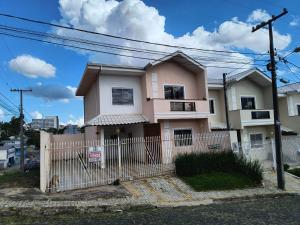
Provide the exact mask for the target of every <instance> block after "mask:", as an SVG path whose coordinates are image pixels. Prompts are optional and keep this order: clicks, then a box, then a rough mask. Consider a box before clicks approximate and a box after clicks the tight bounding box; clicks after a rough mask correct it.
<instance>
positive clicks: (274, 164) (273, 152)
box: [271, 138, 276, 170]
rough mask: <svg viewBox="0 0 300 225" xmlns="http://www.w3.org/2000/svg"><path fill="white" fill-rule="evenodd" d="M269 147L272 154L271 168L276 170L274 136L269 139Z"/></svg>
mask: <svg viewBox="0 0 300 225" xmlns="http://www.w3.org/2000/svg"><path fill="white" fill-rule="evenodd" d="M271 148H272V156H273V170H276V150H275V141H274V138H272V139H271Z"/></svg>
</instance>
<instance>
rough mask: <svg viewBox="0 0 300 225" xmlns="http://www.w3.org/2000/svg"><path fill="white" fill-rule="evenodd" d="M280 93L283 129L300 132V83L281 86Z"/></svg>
mask: <svg viewBox="0 0 300 225" xmlns="http://www.w3.org/2000/svg"><path fill="white" fill-rule="evenodd" d="M278 93H279V95H278V97H279V114H280V121H281V124H282V128H283V131H285V132H288V133H291V132H293V133H297V134H300V83H293V84H288V85H284V86H282V87H279V88H278Z"/></svg>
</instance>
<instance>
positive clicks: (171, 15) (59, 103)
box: [0, 0, 300, 123]
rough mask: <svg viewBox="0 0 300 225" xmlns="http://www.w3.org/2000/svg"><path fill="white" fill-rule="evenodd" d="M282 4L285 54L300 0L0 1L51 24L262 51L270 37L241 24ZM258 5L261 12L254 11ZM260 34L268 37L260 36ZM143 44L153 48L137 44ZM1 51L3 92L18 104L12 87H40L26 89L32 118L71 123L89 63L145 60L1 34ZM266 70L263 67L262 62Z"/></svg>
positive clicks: (294, 38) (284, 72) (299, 21)
mask: <svg viewBox="0 0 300 225" xmlns="http://www.w3.org/2000/svg"><path fill="white" fill-rule="evenodd" d="M283 7H286V8H287V9H288V10H289V13H288V15H286V16H285V17H284V18H282V19H280V20H278V21H277V22H276V24H275V30H276V32H277V34H278V35H277V36H276V34H275V44H277V45H276V47H277V48H282V51H281V52H280V54H282V55H285V54H286V52H289V51H290V50H292V49H294V48H295V47H296V46H300V40H299V38H298V37H299V36H300V14H299V13H298V12H299V10H300V2H299V1H297V0H293V1H292V0H290V1H271V0H263V1H258V0H252V1H250V0H249V1H247V0H245V1H238V0H226V1H221V0H211V1H209V3H207V2H205V3H204V1H198V0H188V1H179V0H178V1H174V0H172V1H171V0H169V1H151V0H145V1H143V2H141V1H139V0H127V1H125V2H117V1H109V2H105V1H104V0H76V1H72V0H61V1H60V2H59V1H54V0H51V1H42V0H27V1H19V0H2V1H0V13H7V14H13V15H17V16H22V17H28V18H33V19H37V20H43V21H48V22H56V23H62V24H63V23H64V24H66V23H67V24H70V25H73V26H75V27H81V28H85V29H90V30H94V31H98V32H103V33H109V34H115V35H119V36H127V37H132V38H136V39H143V40H148V41H154V42H169V43H171V44H175V45H188V46H193V47H198V48H210V49H212V48H215V49H222V50H224V49H226V50H237V51H242V52H255V53H258V52H265V50H266V49H267V48H268V46H267V42H266V41H267V35H266V34H263V31H262V32H261V33H260V34H259V33H258V34H257V35H256V34H255V35H256V36H253V38H247V36H248V35H243V36H242V37H239V38H237V37H238V34H239V33H242V29H244V28H247V26H250V25H251V24H257V23H259V22H260V20H262V19H263V18H264V17H265V16H267V15H268V14H278V13H279V12H281V9H282V8H283ZM255 10H256V14H254V13H253V12H254V11H255ZM257 10H258V11H257ZM297 13H298V14H297ZM250 15H252V17H251V16H250ZM0 18H1V20H0V25H7V26H15V27H21V28H26V29H31V30H36V31H43V32H53V33H60V34H64V35H72V36H76V35H79V37H82V34H78V33H76V34H75V33H69V32H67V31H65V30H61V29H53V28H51V27H49V26H44V25H37V24H33V23H26V22H22V21H18V20H13V19H8V18H4V17H0ZM251 18H252V19H251ZM0 32H1V31H0ZM245 34H246V33H245ZM249 35H250V34H249ZM83 37H84V38H91V39H93V40H100V41H107V42H111V41H114V43H117V44H129V45H130V46H135V45H133V44H132V43H126V42H116V40H110V39H103V38H101V37H95V36H93V37H89V36H83ZM261 38H262V39H263V40H264V41H260V40H261ZM138 47H149V46H140V45H138ZM158 50H161V49H158ZM0 51H1V54H0V61H1V64H0V66H1V70H0V78H1V79H0V89H1V93H2V94H4V95H5V96H6V97H8V98H9V99H11V100H12V101H13V102H14V103H15V104H16V105H18V104H19V96H18V95H17V94H16V93H11V92H10V91H9V90H10V88H27V87H32V88H34V90H36V93H35V94H34V96H29V95H26V96H25V100H24V106H25V109H26V112H27V113H26V116H27V119H28V120H31V116H33V117H36V116H37V117H39V116H41V114H42V115H44V116H47V115H58V116H59V118H60V121H61V122H64V123H67V122H72V123H78V122H81V123H82V117H83V102H82V99H80V98H75V97H74V96H73V92H74V90H75V88H76V87H77V86H78V84H79V81H80V78H81V76H82V73H83V70H84V67H85V65H86V63H87V62H89V61H95V62H99V63H102V62H103V63H119V64H120V63H121V64H134V65H143V64H145V63H146V62H145V61H140V60H128V59H126V58H124V57H123V58H120V57H117V56H110V55H105V54H95V53H88V52H82V51H81V52H78V51H76V50H71V49H67V48H63V47H58V46H55V45H50V44H45V43H40V42H33V41H29V40H22V39H17V38H12V37H8V36H2V35H0ZM240 57H245V60H246V59H247V60H248V59H249V58H247V57H248V56H247V57H246V56H244V55H241V56H240ZM14 59H15V60H14ZM288 59H289V60H290V61H291V62H293V63H295V64H297V65H299V66H300V61H299V59H300V58H299V56H297V55H296V54H293V55H291V56H290V57H289V58H288ZM30 63H32V64H30ZM26 64H27V65H26ZM41 65H42V68H41ZM214 65H217V64H214ZM245 69H246V68H245ZM262 69H264V68H263V67H262ZM278 69H279V75H280V76H282V77H286V78H289V79H290V80H291V82H296V81H300V80H299V78H300V74H299V71H298V70H297V69H296V67H293V66H291V69H292V70H293V72H295V73H296V74H297V75H295V74H293V73H289V72H288V69H287V67H285V66H284V65H282V64H278ZM28 70H29V71H30V72H28ZM32 70H33V71H32ZM231 70H232V69H231ZM26 71H27V74H26ZM221 72H223V71H221V70H214V69H212V70H211V71H210V73H209V76H210V74H211V76H213V77H215V76H218V75H219V74H221ZM228 72H230V69H229V70H228ZM28 73H31V74H28ZM33 74H34V75H33ZM298 74H299V75H298ZM33 77H34V78H33ZM298 77H299V78H298ZM64 91H65V93H67V94H66V95H64V94H61V92H64ZM2 111H4V114H8V112H6V111H5V110H2ZM30 114H31V115H30ZM9 118H10V115H2V116H1V119H2V120H7V119H9Z"/></svg>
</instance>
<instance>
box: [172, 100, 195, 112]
mask: <svg viewBox="0 0 300 225" xmlns="http://www.w3.org/2000/svg"><path fill="white" fill-rule="evenodd" d="M170 106H171V107H170V108H171V111H196V107H195V102H170Z"/></svg>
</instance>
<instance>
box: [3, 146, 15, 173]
mask: <svg viewBox="0 0 300 225" xmlns="http://www.w3.org/2000/svg"><path fill="white" fill-rule="evenodd" d="M15 157H16V156H15V149H14V148H13V147H8V146H5V145H4V146H0V169H5V168H7V167H9V166H11V165H13V164H14V163H15Z"/></svg>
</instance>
